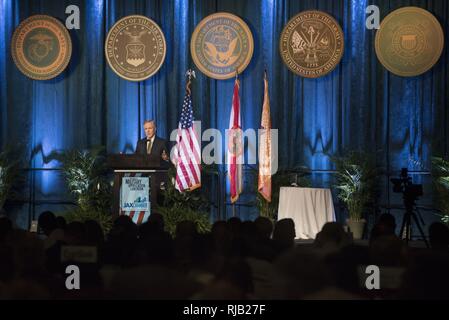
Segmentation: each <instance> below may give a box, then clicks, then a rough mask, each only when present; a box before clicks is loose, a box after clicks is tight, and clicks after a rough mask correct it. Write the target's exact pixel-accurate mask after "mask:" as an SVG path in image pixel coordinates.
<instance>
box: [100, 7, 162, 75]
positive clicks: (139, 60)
mask: <svg viewBox="0 0 449 320" xmlns="http://www.w3.org/2000/svg"><path fill="white" fill-rule="evenodd" d="M165 53H166V44H165V37H164V34H163V33H162V30H161V28H159V26H158V25H157V24H156V23H155V22H154V21H153V20H151V19H149V18H147V17H144V16H140V15H132V16H127V17H124V18H122V19H120V20H119V21H117V22H116V23H115V24H114V25H113V26H112V28H111V29H110V30H109V32H108V35H107V37H106V43H105V54H106V60H107V61H108V64H109V66H110V67H111V69H112V70H113V71H114V72H115V73H116V74H117V75H119V76H120V77H122V78H123V79H126V80H130V81H143V80H145V79H148V78H149V77H151V76H152V75H154V74H155V73H156V72H157V71H158V70H159V68H160V67H161V66H162V64H163V63H164V60H165Z"/></svg>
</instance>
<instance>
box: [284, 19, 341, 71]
mask: <svg viewBox="0 0 449 320" xmlns="http://www.w3.org/2000/svg"><path fill="white" fill-rule="evenodd" d="M279 51H280V54H281V57H282V60H283V61H284V63H285V65H286V66H287V67H288V68H289V69H290V70H291V71H293V72H294V73H296V74H297V75H299V76H302V77H306V78H318V77H322V76H324V75H326V74H328V73H329V72H331V71H332V70H334V68H335V67H336V66H337V65H338V63H339V62H340V60H341V58H342V57H343V52H344V36H343V31H342V30H341V27H340V25H339V24H338V23H337V21H335V19H334V18H332V17H331V16H330V15H328V14H327V13H325V12H321V11H303V12H300V13H299V14H297V15H296V16H294V17H293V18H291V19H290V21H289V22H288V23H287V25H286V26H285V27H284V30H282V33H281V39H280V40H279Z"/></svg>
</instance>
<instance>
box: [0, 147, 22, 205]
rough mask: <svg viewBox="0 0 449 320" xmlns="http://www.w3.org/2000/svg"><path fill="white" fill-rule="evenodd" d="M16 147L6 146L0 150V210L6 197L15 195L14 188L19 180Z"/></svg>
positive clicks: (18, 162)
mask: <svg viewBox="0 0 449 320" xmlns="http://www.w3.org/2000/svg"><path fill="white" fill-rule="evenodd" d="M19 152H20V151H19V149H18V148H12V147H7V148H5V150H4V151H2V152H0V210H1V209H2V208H3V206H4V205H5V202H6V200H7V199H8V198H11V197H12V196H13V195H15V192H14V188H15V187H17V186H18V184H19V182H21V175H20V170H21V168H22V163H21V161H20V156H19V155H20V153H19Z"/></svg>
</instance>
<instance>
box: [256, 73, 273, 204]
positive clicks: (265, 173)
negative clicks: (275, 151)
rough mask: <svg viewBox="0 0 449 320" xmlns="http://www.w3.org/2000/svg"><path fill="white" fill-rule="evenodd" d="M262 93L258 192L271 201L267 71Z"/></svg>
mask: <svg viewBox="0 0 449 320" xmlns="http://www.w3.org/2000/svg"><path fill="white" fill-rule="evenodd" d="M263 82H264V95H263V106H262V121H261V129H263V130H262V134H261V135H260V136H259V183H258V190H259V192H260V194H261V195H262V196H263V197H264V198H265V199H266V200H267V201H268V202H271V119H270V98H269V96H268V80H267V72H266V71H265V73H264V79H263Z"/></svg>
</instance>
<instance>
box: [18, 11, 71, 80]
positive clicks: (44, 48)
mask: <svg viewBox="0 0 449 320" xmlns="http://www.w3.org/2000/svg"><path fill="white" fill-rule="evenodd" d="M11 55H12V58H13V60H14V63H15V64H16V66H17V68H19V70H20V71H21V72H22V73H23V74H24V75H26V76H27V77H30V78H31V79H35V80H48V79H52V78H54V77H56V76H58V75H59V74H60V73H61V72H62V71H64V69H65V68H66V67H67V65H68V64H69V61H70V57H71V55H72V41H71V39H70V35H69V32H68V31H67V29H66V28H65V26H64V25H63V24H62V23H61V22H59V21H58V20H57V19H55V18H53V17H50V16H46V15H34V16H31V17H29V18H27V19H25V20H24V21H22V22H21V23H20V25H19V26H18V27H17V29H16V30H15V31H14V34H13V36H12V40H11Z"/></svg>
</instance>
